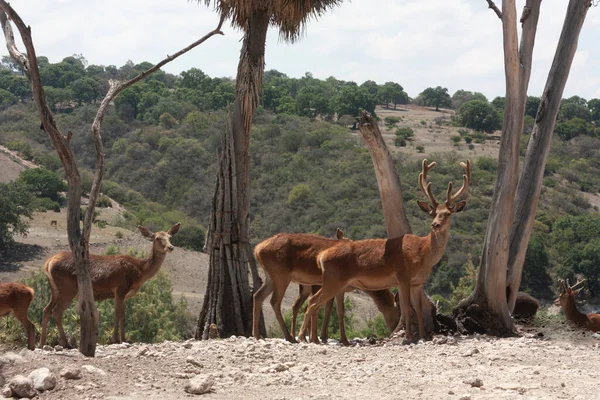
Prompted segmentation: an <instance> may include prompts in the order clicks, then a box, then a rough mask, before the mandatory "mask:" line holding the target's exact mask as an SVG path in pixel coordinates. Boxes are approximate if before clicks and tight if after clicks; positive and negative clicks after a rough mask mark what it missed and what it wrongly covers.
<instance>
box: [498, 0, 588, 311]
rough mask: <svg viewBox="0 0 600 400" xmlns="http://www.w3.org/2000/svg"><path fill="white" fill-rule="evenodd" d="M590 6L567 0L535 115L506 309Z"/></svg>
mask: <svg viewBox="0 0 600 400" xmlns="http://www.w3.org/2000/svg"><path fill="white" fill-rule="evenodd" d="M589 8H590V3H589V0H571V1H569V5H568V8H567V13H566V16H565V21H564V24H563V28H562V32H561V35H560V39H559V41H558V46H557V49H556V53H555V55H554V61H553V62H552V67H551V68H550V72H549V74H548V79H547V80H546V86H545V88H544V92H543V94H542V99H541V102H540V106H539V108H538V112H537V115H536V118H535V121H536V122H535V125H534V127H533V132H532V133H531V137H530V138H529V144H528V145H527V153H526V155H525V161H524V163H523V167H522V169H521V175H520V178H519V184H518V185H517V193H516V195H515V217H514V223H513V225H512V228H511V231H510V250H509V258H508V272H507V293H508V308H509V310H510V311H511V312H512V311H513V309H514V307H515V302H516V299H517V293H518V291H519V286H520V285H521V276H522V273H523V263H524V262H525V254H526V253H527V245H528V243H529V238H530V236H531V230H532V228H533V221H534V219H535V211H536V209H537V205H538V201H539V197H540V192H541V189H542V179H543V176H544V168H545V166H546V160H547V158H548V152H549V151H550V143H551V140H552V133H553V131H554V125H555V123H556V117H557V115H558V110H559V107H560V103H561V100H562V95H563V91H564V88H565V85H566V83H567V79H568V77H569V72H570V70H571V65H572V63H573V58H574V57H575V51H576V50H577V42H578V39H579V34H580V33H581V28H582V27H583V23H584V21H585V17H586V15H587V11H588V9H589Z"/></svg>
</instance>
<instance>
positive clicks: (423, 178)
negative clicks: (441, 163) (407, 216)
mask: <svg viewBox="0 0 600 400" xmlns="http://www.w3.org/2000/svg"><path fill="white" fill-rule="evenodd" d="M433 167H435V161H433V162H432V163H431V164H429V165H427V159H423V163H422V166H421V173H420V174H419V188H420V189H421V191H422V192H423V193H425V195H426V196H427V198H428V199H429V201H430V202H431V205H432V206H433V208H436V207H437V206H438V205H439V204H440V203H438V201H437V200H436V199H435V197H434V196H433V193H432V192H431V182H429V183H427V172H429V170H430V169H431V168H433Z"/></svg>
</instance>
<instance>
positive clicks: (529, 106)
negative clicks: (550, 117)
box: [525, 96, 541, 118]
mask: <svg viewBox="0 0 600 400" xmlns="http://www.w3.org/2000/svg"><path fill="white" fill-rule="evenodd" d="M540 101H541V98H540V97H536V96H527V103H526V104H525V115H529V116H530V117H531V118H535V116H536V115H537V111H538V108H539V107H540Z"/></svg>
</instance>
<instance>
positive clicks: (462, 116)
mask: <svg viewBox="0 0 600 400" xmlns="http://www.w3.org/2000/svg"><path fill="white" fill-rule="evenodd" d="M456 118H457V121H458V123H459V124H460V125H461V126H464V127H467V128H471V129H474V130H476V131H484V132H494V131H495V130H497V129H500V128H501V127H502V120H501V119H500V115H499V114H498V111H496V109H495V108H494V106H492V105H491V104H489V103H488V102H486V101H483V100H471V101H468V102H466V103H464V104H463V105H462V106H460V108H459V109H458V110H457V111H456Z"/></svg>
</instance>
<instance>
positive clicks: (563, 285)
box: [558, 279, 568, 293]
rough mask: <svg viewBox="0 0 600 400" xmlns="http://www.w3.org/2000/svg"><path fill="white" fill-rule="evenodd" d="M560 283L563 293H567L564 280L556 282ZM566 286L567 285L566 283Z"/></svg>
mask: <svg viewBox="0 0 600 400" xmlns="http://www.w3.org/2000/svg"><path fill="white" fill-rule="evenodd" d="M558 282H559V283H560V287H561V288H562V291H563V293H564V292H566V291H567V287H566V286H565V280H564V279H560V280H559V281H558ZM567 285H568V283H567Z"/></svg>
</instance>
